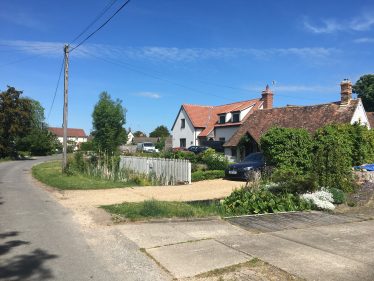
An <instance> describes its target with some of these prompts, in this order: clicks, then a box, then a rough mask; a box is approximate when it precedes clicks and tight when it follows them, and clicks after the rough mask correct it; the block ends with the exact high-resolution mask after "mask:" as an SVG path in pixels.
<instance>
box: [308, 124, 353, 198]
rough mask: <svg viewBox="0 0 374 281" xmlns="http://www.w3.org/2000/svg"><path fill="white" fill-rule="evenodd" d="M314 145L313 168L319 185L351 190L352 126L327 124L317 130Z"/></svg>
mask: <svg viewBox="0 0 374 281" xmlns="http://www.w3.org/2000/svg"><path fill="white" fill-rule="evenodd" d="M347 128H348V130H347ZM314 145H315V149H314V160H313V170H314V173H315V175H316V177H317V180H318V183H319V186H324V187H330V188H332V187H334V188H338V189H341V190H343V191H351V190H352V188H353V184H352V161H353V160H352V159H353V157H352V150H353V147H354V145H353V141H352V136H351V134H350V128H349V127H348V126H347V125H334V124H333V125H326V126H324V127H323V128H321V129H319V130H317V132H316V134H315V137H314Z"/></svg>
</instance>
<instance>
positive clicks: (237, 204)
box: [222, 188, 311, 215]
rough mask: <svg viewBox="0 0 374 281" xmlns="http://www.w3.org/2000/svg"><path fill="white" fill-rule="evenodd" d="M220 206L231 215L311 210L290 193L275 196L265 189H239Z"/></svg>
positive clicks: (309, 205) (308, 203) (300, 199)
mask: <svg viewBox="0 0 374 281" xmlns="http://www.w3.org/2000/svg"><path fill="white" fill-rule="evenodd" d="M222 205H223V207H224V209H225V211H226V212H227V213H228V214H231V215H240V214H261V213H276V212H284V211H303V210H309V209H310V208H311V204H310V202H308V201H306V200H304V199H302V198H300V197H299V196H297V195H293V194H290V193H282V194H278V195H275V194H273V193H272V192H270V191H269V190H267V189H263V188H262V189H253V190H250V189H248V188H241V189H237V190H235V191H233V192H232V193H231V195H230V196H228V197H227V198H226V199H225V200H224V201H223V202H222Z"/></svg>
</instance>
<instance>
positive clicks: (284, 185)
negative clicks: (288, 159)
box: [271, 167, 318, 194]
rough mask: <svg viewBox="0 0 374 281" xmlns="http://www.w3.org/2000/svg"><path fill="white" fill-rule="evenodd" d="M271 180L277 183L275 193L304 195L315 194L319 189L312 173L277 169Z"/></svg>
mask: <svg viewBox="0 0 374 281" xmlns="http://www.w3.org/2000/svg"><path fill="white" fill-rule="evenodd" d="M271 180H272V181H273V182H275V183H277V184H278V185H277V188H276V189H273V191H274V192H277V193H279V192H287V193H292V194H303V193H306V192H313V191H316V190H317V189H318V185H317V181H316V179H315V177H314V176H313V174H312V173H307V174H300V173H299V172H298V171H296V170H295V169H293V168H286V167H282V168H276V169H275V170H274V171H273V173H272V175H271Z"/></svg>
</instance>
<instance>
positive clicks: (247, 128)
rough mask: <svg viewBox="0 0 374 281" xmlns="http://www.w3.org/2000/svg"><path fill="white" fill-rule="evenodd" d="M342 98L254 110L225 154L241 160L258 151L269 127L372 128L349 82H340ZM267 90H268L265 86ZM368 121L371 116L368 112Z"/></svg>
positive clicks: (231, 141) (229, 141) (227, 144)
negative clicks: (344, 126) (335, 125)
mask: <svg viewBox="0 0 374 281" xmlns="http://www.w3.org/2000/svg"><path fill="white" fill-rule="evenodd" d="M340 85H341V93H340V95H341V99H340V101H338V102H332V103H327V104H318V105H309V106H286V107H279V108H269V109H262V110H256V111H254V112H253V113H252V114H251V117H250V119H247V120H245V121H244V122H243V124H242V125H241V126H240V128H239V129H238V130H237V131H236V132H235V133H234V134H233V135H232V137H231V138H230V139H229V140H228V141H227V142H226V143H225V144H224V148H225V155H226V156H227V157H228V158H229V159H231V160H239V159H242V158H243V157H244V156H245V155H247V154H249V153H252V152H256V151H259V150H260V148H259V144H260V138H261V136H262V135H263V134H265V133H266V132H267V131H268V130H269V129H270V128H272V127H285V128H304V129H306V130H308V131H309V132H315V131H316V130H317V129H318V128H320V127H323V126H324V125H326V124H332V123H335V124H354V123H356V122H358V123H360V124H362V125H365V126H367V127H368V128H369V129H370V128H371V124H373V125H374V123H370V122H369V119H368V115H367V114H366V112H365V109H364V107H363V105H362V102H361V99H352V83H351V82H350V81H349V80H344V81H343V82H341V84H340ZM268 90H269V91H270V89H268ZM369 116H370V120H372V115H371V114H369ZM244 136H247V139H248V140H249V141H247V142H246V143H245V145H244V147H240V149H238V148H239V146H240V145H241V144H240V142H241V140H242V138H243V137H244Z"/></svg>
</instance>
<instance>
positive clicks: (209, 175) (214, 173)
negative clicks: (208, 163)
mask: <svg viewBox="0 0 374 281" xmlns="http://www.w3.org/2000/svg"><path fill="white" fill-rule="evenodd" d="M224 176H225V171H222V170H211V171H196V172H194V173H192V175H191V178H192V181H193V182H194V181H202V180H213V179H220V178H223V177H224Z"/></svg>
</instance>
